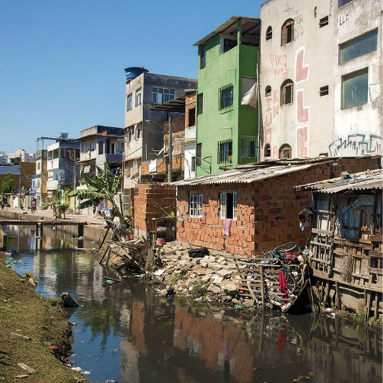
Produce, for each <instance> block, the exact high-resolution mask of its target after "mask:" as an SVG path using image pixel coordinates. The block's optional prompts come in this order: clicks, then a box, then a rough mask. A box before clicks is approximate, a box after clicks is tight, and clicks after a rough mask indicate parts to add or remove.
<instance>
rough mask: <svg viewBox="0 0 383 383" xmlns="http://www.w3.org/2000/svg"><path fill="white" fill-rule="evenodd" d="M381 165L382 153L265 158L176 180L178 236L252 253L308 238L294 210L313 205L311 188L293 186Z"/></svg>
mask: <svg viewBox="0 0 383 383" xmlns="http://www.w3.org/2000/svg"><path fill="white" fill-rule="evenodd" d="M379 167H380V156H363V157H350V158H346V157H344V158H317V159H293V160H278V161H267V162H260V163H256V164H247V165H241V166H237V167H236V168H234V169H232V170H228V171H225V172H221V173H218V174H209V175H206V176H201V177H196V178H191V179H185V180H183V181H177V182H174V183H173V184H172V185H175V186H177V241H179V242H184V243H188V244H189V245H190V246H197V247H206V248H208V249H214V250H218V251H224V252H226V253H231V254H237V255H244V256H254V255H259V254H261V250H260V249H262V250H266V249H270V248H273V247H276V246H278V245H280V244H282V243H285V242H291V241H293V242H297V243H298V244H299V245H300V246H305V245H306V243H308V240H309V236H310V226H308V227H307V228H304V230H303V231H302V230H301V229H302V228H301V227H300V225H299V223H300V222H299V219H298V213H299V212H300V211H301V210H302V209H304V208H307V207H311V205H312V199H311V194H310V192H309V191H303V192H297V190H296V189H295V186H297V185H300V184H302V183H305V182H306V183H308V182H311V183H312V182H318V181H321V180H325V179H328V178H331V177H333V176H339V175H340V173H341V172H343V171H349V172H351V171H362V170H365V169H376V168H379Z"/></svg>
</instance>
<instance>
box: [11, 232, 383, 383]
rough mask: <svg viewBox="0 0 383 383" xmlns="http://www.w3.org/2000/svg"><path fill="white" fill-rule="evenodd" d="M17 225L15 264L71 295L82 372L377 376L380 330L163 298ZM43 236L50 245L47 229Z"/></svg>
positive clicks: (197, 378) (212, 377)
mask: <svg viewBox="0 0 383 383" xmlns="http://www.w3.org/2000/svg"><path fill="white" fill-rule="evenodd" d="M19 234H20V235H12V239H11V248H12V249H13V250H15V249H18V250H19V251H20V252H19V253H15V254H13V258H14V259H15V260H17V261H18V263H17V265H16V268H17V271H18V272H19V273H20V274H22V273H23V272H25V270H26V269H30V270H33V273H34V274H35V275H36V277H37V278H38V281H39V283H38V286H37V291H38V292H39V293H41V294H44V295H48V296H52V297H57V296H59V295H60V293H61V292H63V291H68V292H69V293H70V294H71V295H72V296H73V297H74V298H75V299H76V300H77V302H78V303H79V304H80V307H78V308H77V309H72V310H68V311H66V315H67V318H68V320H69V321H71V322H75V323H76V325H75V327H74V328H73V329H74V332H75V343H74V345H73V349H74V355H73V356H72V359H73V361H74V363H75V365H76V366H79V367H81V368H82V369H83V370H87V371H90V372H91V374H90V375H88V376H87V378H88V379H90V380H91V381H94V382H96V381H98V382H102V381H106V380H107V379H109V380H112V379H113V380H115V381H118V382H129V383H131V382H132V383H135V382H137V383H138V382H156V383H160V382H166V383H169V382H201V383H202V382H209V383H215V382H217V383H218V382H233V383H234V382H238V383H247V382H266V381H267V382H289V381H290V382H291V381H293V380H294V379H298V380H296V381H302V382H303V381H308V380H311V381H313V382H314V381H315V382H325V383H326V382H329V383H330V382H331V383H333V382H371V383H374V382H381V381H382V362H381V360H382V334H381V332H380V331H377V330H372V329H363V330H361V331H358V330H357V329H355V328H353V327H352V326H350V325H349V324H347V323H346V322H345V321H342V320H340V319H339V318H335V319H330V318H327V317H325V316H323V317H322V316H321V317H318V318H315V317H314V316H312V315H307V316H287V315H286V316H281V315H280V314H279V313H263V312H258V313H256V315H254V316H245V315H244V314H243V313H240V312H239V313H238V312H234V311H224V310H222V309H221V308H215V307H211V306H208V305H195V304H188V303H187V302H185V301H183V300H178V299H175V300H168V299H166V298H162V297H159V296H158V295H157V294H156V291H155V290H154V289H153V288H151V287H148V286H145V285H143V284H141V283H139V282H138V281H137V280H136V279H135V278H134V277H128V278H123V280H122V282H121V283H116V284H113V285H108V284H106V283H105V279H104V278H103V277H105V276H107V275H108V274H110V275H112V276H116V274H114V271H113V270H107V269H103V268H101V267H100V266H99V264H98V263H97V262H96V261H94V259H93V256H92V255H91V254H87V253H84V252H76V251H73V250H71V249H69V248H67V247H66V246H67V245H66V244H64V246H61V242H60V240H61V239H60V238H59V237H57V236H55V235H53V234H54V233H51V234H52V235H53V236H54V237H55V243H54V244H55V246H59V247H60V248H61V249H62V250H59V251H43V250H37V251H34V250H33V249H31V247H30V245H31V244H30V243H31V242H33V240H34V238H33V233H32V231H31V232H29V230H26V231H24V232H20V233H19ZM44 235H48V233H45V234H44ZM45 241H46V242H45V243H48V244H50V245H52V237H51V238H49V236H48V237H47V238H46V239H45ZM58 244H59V245H58ZM300 377H302V379H300ZM304 378H307V379H306V380H304Z"/></svg>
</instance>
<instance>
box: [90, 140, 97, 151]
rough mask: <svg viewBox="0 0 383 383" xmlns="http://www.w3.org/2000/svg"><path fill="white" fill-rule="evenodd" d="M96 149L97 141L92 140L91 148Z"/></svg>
mask: <svg viewBox="0 0 383 383" xmlns="http://www.w3.org/2000/svg"><path fill="white" fill-rule="evenodd" d="M94 149H96V143H95V142H91V143H90V150H91V151H92V152H93V150H94Z"/></svg>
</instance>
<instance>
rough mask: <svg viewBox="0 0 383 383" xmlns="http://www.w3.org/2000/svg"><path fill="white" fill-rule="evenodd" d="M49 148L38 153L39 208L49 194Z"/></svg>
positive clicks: (37, 202) (37, 189)
mask: <svg viewBox="0 0 383 383" xmlns="http://www.w3.org/2000/svg"><path fill="white" fill-rule="evenodd" d="M47 154H48V153H47V150H44V149H42V150H38V151H37V153H36V207H37V208H39V207H41V205H42V204H43V203H45V202H46V198H47V196H48V193H47V182H48V170H47Z"/></svg>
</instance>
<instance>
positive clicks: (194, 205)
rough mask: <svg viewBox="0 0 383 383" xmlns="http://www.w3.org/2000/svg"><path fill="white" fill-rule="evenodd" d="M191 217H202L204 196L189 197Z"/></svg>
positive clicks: (194, 195) (192, 195)
mask: <svg viewBox="0 0 383 383" xmlns="http://www.w3.org/2000/svg"><path fill="white" fill-rule="evenodd" d="M189 215H190V217H202V194H190V195H189Z"/></svg>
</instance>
